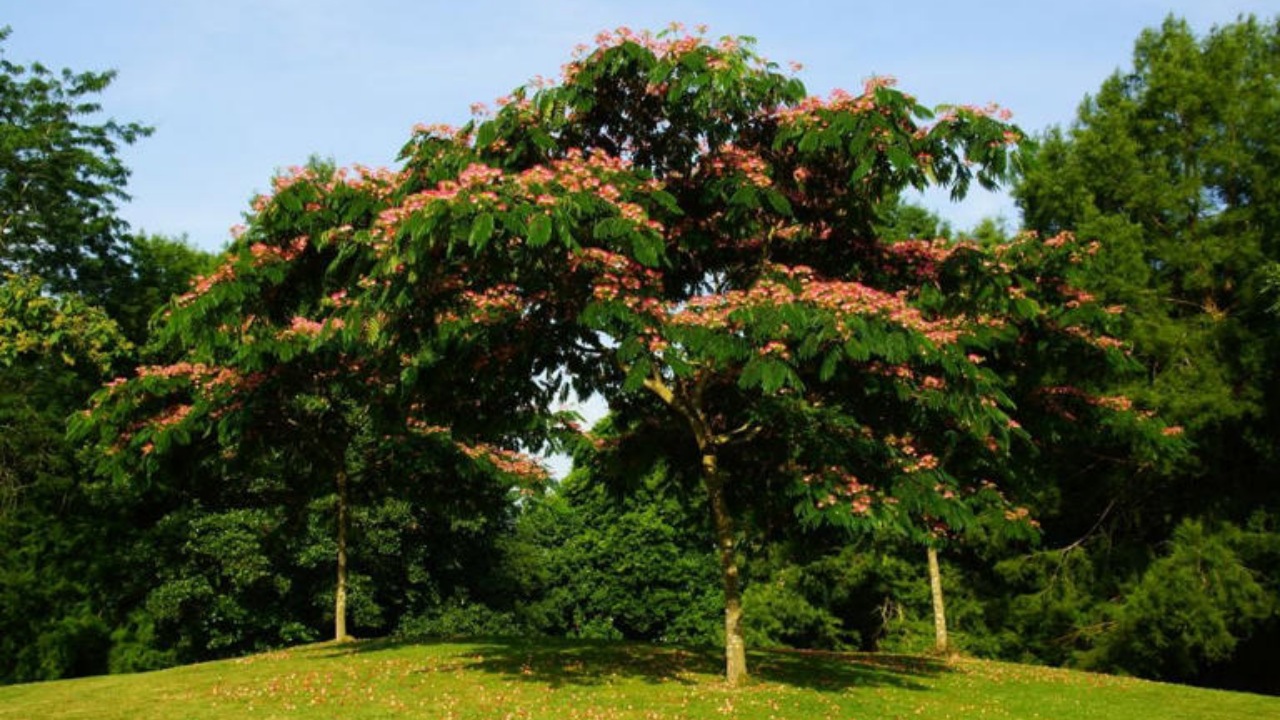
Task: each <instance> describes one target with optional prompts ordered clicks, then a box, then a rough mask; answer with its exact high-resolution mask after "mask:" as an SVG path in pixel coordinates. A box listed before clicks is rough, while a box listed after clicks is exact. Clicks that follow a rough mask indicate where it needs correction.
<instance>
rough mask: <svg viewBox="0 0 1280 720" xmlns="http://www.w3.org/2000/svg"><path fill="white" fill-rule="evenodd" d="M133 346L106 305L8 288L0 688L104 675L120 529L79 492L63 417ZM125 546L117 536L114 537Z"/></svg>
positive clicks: (3, 342)
mask: <svg viewBox="0 0 1280 720" xmlns="http://www.w3.org/2000/svg"><path fill="white" fill-rule="evenodd" d="M131 355H132V347H131V346H130V344H129V343H128V341H127V340H125V338H124V337H123V335H122V334H121V332H120V330H119V328H118V327H117V325H116V324H115V322H113V321H112V320H111V319H110V318H109V317H107V315H106V314H105V313H104V312H103V311H102V310H101V309H99V308H96V307H93V306H91V305H88V304H87V303H85V302H84V301H83V300H82V299H81V298H79V297H77V296H74V295H69V296H51V295H49V294H47V293H45V292H44V290H43V283H42V282H41V281H40V280H39V279H36V278H27V277H21V276H16V275H8V276H5V277H4V278H3V282H0V547H2V548H3V552H0V618H3V621H0V637H2V638H3V639H2V640H0V658H3V660H0V681H5V682H12V681H24V680H26V681H30V680H41V679H51V678H57V677H65V676H67V675H76V674H87V673H90V672H100V671H101V670H103V669H105V665H106V654H107V645H108V636H109V632H110V627H109V626H108V621H107V620H106V619H105V618H104V617H103V616H104V615H105V614H107V613H106V611H107V606H109V602H108V601H107V598H109V596H110V595H111V593H110V591H109V590H107V589H106V588H105V587H103V586H100V585H98V584H97V583H95V582H94V579H96V578H99V577H101V575H102V574H104V571H105V569H106V568H108V567H110V565H111V558H110V557H109V556H107V555H108V553H101V552H100V553H93V552H90V549H94V550H98V551H100V550H101V548H103V547H104V546H106V543H105V542H104V541H103V538H104V537H106V536H108V535H110V533H109V530H108V529H109V528H110V527H112V525H113V524H112V523H110V522H109V521H108V522H103V520H102V518H100V517H98V516H97V515H95V514H94V512H93V508H92V507H91V506H90V504H89V503H88V502H87V498H86V497H85V495H84V493H83V492H82V488H81V480H82V475H81V473H80V472H79V468H78V467H77V465H76V463H75V461H74V452H73V448H72V447H71V446H70V445H69V444H68V443H67V442H66V441H65V438H64V428H65V421H66V417H67V416H68V415H70V414H71V413H72V412H74V411H75V410H76V409H77V407H78V405H79V403H80V402H81V401H82V400H83V398H85V397H87V396H88V394H89V393H90V392H92V390H93V388H95V387H97V386H98V385H99V384H100V383H101V382H102V381H103V380H104V379H105V378H108V377H110V376H111V375H112V374H113V373H114V372H116V371H118V370H120V369H122V368H123V367H124V366H126V364H127V363H128V361H129V358H130V356H131ZM117 539H118V538H117Z"/></svg>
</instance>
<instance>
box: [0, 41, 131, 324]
mask: <svg viewBox="0 0 1280 720" xmlns="http://www.w3.org/2000/svg"><path fill="white" fill-rule="evenodd" d="M9 33H10V30H9V28H7V27H6V28H3V29H0V43H3V41H4V40H5V39H6V38H7V37H8V36H9ZM114 77H115V73H113V72H110V71H108V72H81V73H77V72H73V71H71V70H65V69H64V70H62V71H61V72H54V71H52V70H50V69H49V68H46V67H45V66H43V65H41V64H39V63H33V64H32V65H30V66H23V65H17V64H14V63H13V62H10V61H9V60H8V59H7V58H5V57H4V56H3V50H2V49H0V218H3V219H2V220H0V267H3V268H4V269H5V270H7V271H10V272H12V271H18V272H22V273H28V274H32V275H36V276H39V277H41V278H42V279H43V280H44V281H45V282H46V283H47V287H48V289H49V290H51V291H53V292H76V293H79V294H80V295H82V296H84V297H85V298H87V299H88V300H89V302H91V303H93V304H95V305H100V306H103V307H105V308H106V309H107V310H108V312H111V313H113V314H114V312H115V309H116V308H115V298H114V295H113V283H114V281H115V280H116V279H118V278H119V277H121V276H122V275H124V274H126V270H125V266H126V265H127V264H128V262H129V243H128V240H127V239H126V231H127V226H126V225H125V223H124V221H122V220H120V219H119V218H118V217H116V214H115V211H116V203H117V202H118V201H120V200H125V199H128V196H127V195H126V194H125V191H124V186H125V181H126V180H127V179H128V177H129V171H128V169H127V168H126V167H125V166H124V164H123V163H122V162H121V161H120V159H119V158H118V157H117V156H116V153H117V150H118V149H119V146H120V144H122V143H123V144H131V143H133V142H134V141H136V140H137V139H139V138H141V137H144V136H146V135H149V134H150V133H151V129H150V128H148V127H146V126H143V125H140V124H138V123H119V122H116V121H115V120H107V121H106V122H102V123H97V124H95V123H92V122H90V121H89V118H91V117H92V116H93V115H95V114H97V113H98V112H100V111H101V109H102V108H101V106H100V105H99V104H98V103H96V102H94V100H93V98H94V97H95V96H97V95H98V94H100V93H101V92H102V91H103V90H105V89H106V88H107V87H108V86H109V85H110V84H111V81H112V80H113V79H114Z"/></svg>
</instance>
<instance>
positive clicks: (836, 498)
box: [801, 465, 873, 515]
mask: <svg viewBox="0 0 1280 720" xmlns="http://www.w3.org/2000/svg"><path fill="white" fill-rule="evenodd" d="M801 480H802V481H803V482H804V484H806V485H813V484H814V483H819V482H820V483H822V484H823V485H824V486H826V487H830V488H831V492H829V493H827V495H826V497H823V498H820V499H819V500H818V501H817V502H816V503H815V504H814V505H815V507H817V508H818V509H819V510H824V509H826V508H829V507H834V506H835V505H837V504H838V503H839V502H840V501H841V500H846V501H848V503H849V509H850V510H852V511H853V513H854V514H855V515H867V514H870V512H871V507H872V501H873V488H872V487H871V486H869V485H866V484H864V483H863V482H862V481H861V480H859V479H858V476H856V475H854V474H853V473H851V472H848V471H846V470H845V469H843V468H841V467H838V466H836V465H831V466H828V467H826V468H824V469H823V470H822V471H820V472H817V473H809V474H807V475H805V476H804V477H802V478H801Z"/></svg>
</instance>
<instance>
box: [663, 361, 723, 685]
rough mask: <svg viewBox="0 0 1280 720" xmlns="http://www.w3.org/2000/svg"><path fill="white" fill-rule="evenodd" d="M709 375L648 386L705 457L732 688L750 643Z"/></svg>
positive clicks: (704, 475) (703, 462)
mask: <svg viewBox="0 0 1280 720" xmlns="http://www.w3.org/2000/svg"><path fill="white" fill-rule="evenodd" d="M707 377H708V376H706V375H704V376H702V377H701V378H699V379H698V380H697V381H695V382H694V383H693V385H692V388H689V387H688V386H686V387H683V388H677V389H673V388H672V387H671V386H670V385H668V384H667V383H666V382H665V381H664V380H663V379H662V377H660V376H659V375H657V374H655V375H653V376H652V377H650V378H648V379H646V380H645V381H644V385H645V387H646V388H648V389H649V390H650V391H651V392H653V394H654V395H657V396H658V398H659V399H661V400H662V402H664V403H666V404H667V406H668V407H670V408H671V409H672V410H675V411H676V412H677V413H679V414H680V415H682V416H684V419H685V420H686V421H688V423H689V429H690V430H691V431H693V438H694V441H695V442H696V443H697V444H698V451H699V452H700V453H701V454H702V483H703V485H704V486H706V488H707V499H708V501H709V502H710V503H711V519H712V523H713V524H714V525H715V532H716V551H717V552H718V553H719V556H720V579H721V582H722V584H723V585H724V661H725V673H724V677H725V681H726V682H728V683H729V685H730V686H731V687H736V686H738V685H741V684H743V683H744V682H746V680H747V679H748V675H747V643H746V641H745V640H744V639H743V637H742V587H741V583H740V581H739V577H738V561H737V558H736V557H735V555H734V551H733V541H734V529H733V515H732V514H730V512H729V502H728V500H727V499H726V498H725V496H724V474H723V473H722V472H721V471H720V459H719V458H718V457H717V456H716V448H717V447H718V444H719V442H721V441H720V440H719V439H718V438H716V437H715V436H714V435H713V434H712V431H711V426H710V423H708V422H707V417H706V413H705V412H704V411H703V408H702V390H703V388H704V386H705V385H706V380H707Z"/></svg>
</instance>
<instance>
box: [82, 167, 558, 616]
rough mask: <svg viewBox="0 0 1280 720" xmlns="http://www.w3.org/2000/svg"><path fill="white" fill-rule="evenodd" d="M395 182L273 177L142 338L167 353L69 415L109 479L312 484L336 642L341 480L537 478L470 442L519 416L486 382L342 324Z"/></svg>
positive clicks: (534, 471)
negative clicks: (328, 515) (419, 472)
mask: <svg viewBox="0 0 1280 720" xmlns="http://www.w3.org/2000/svg"><path fill="white" fill-rule="evenodd" d="M396 180H397V178H396V177H395V176H394V175H392V174H390V173H385V172H379V171H371V170H364V169H357V170H356V171H354V172H352V173H348V172H346V171H334V170H333V169H332V168H326V167H324V166H323V165H321V164H314V163H313V165H312V166H311V167H309V168H305V169H304V168H297V169H295V170H293V171H291V172H290V173H289V174H287V175H284V176H281V177H279V178H277V179H276V181H275V183H274V186H275V193H274V194H273V195H272V196H270V197H261V198H259V199H258V200H256V201H255V203H254V214H253V216H252V219H251V222H250V225H249V226H248V227H247V228H238V229H237V230H236V233H237V236H238V237H237V239H236V241H235V243H234V244H233V245H232V247H231V248H230V249H229V250H228V252H227V253H226V254H225V256H224V257H223V258H222V261H221V264H220V265H218V266H217V267H216V268H215V269H214V270H213V271H212V272H211V273H210V274H208V275H206V276H203V277H200V278H197V279H196V280H195V281H194V282H193V284H192V288H191V290H190V291H189V292H187V293H185V294H183V295H181V296H179V297H177V298H175V299H174V301H173V303H172V306H171V308H170V309H169V311H168V312H167V314H166V316H165V318H164V321H163V323H161V325H160V327H159V329H158V330H157V335H156V339H155V340H154V342H153V343H152V345H151V347H150V348H149V352H150V353H151V354H152V355H153V356H155V357H163V358H168V359H169V360H170V362H166V363H160V364H152V365H142V366H140V367H138V368H137V370H136V371H135V374H134V375H133V376H131V377H121V378H117V379H116V380H114V381H112V382H111V383H109V384H108V385H107V386H106V387H105V388H104V389H103V390H102V391H100V392H99V393H98V394H97V395H96V396H95V397H94V398H93V399H92V401H91V403H90V407H89V408H88V409H86V410H85V411H84V412H83V413H81V414H80V415H79V416H77V417H76V418H74V420H73V423H72V434H73V436H76V437H78V438H81V439H88V440H90V441H91V442H92V443H93V444H94V445H96V447H97V449H98V451H99V452H98V457H99V459H100V461H101V462H100V470H101V471H102V472H103V473H105V474H108V475H110V476H112V477H114V478H115V480H116V481H117V482H118V483H119V484H121V485H138V484H140V483H144V482H145V480H144V478H157V477H167V478H178V479H179V480H178V482H183V481H182V480H181V478H184V477H187V476H191V475H199V472H198V471H197V468H199V467H202V466H211V467H213V468H214V469H215V471H214V474H215V478H214V479H213V480H214V481H215V482H224V481H226V480H227V479H230V480H231V481H233V482H241V483H243V482H246V478H250V477H253V476H254V475H255V473H257V474H261V473H264V472H265V473H268V474H277V473H283V474H285V475H286V476H289V477H290V478H291V480H292V482H293V484H294V486H295V487H301V488H304V490H303V491H301V492H300V493H298V496H300V497H304V498H305V497H309V496H314V495H315V491H314V490H313V491H312V492H310V493H308V492H306V491H305V488H307V487H311V488H314V489H322V488H325V487H326V486H327V487H329V488H330V490H331V492H332V493H333V496H334V501H333V515H334V517H333V523H334V528H335V546H336V552H335V557H334V564H335V567H336V574H335V578H336V579H335V583H334V635H335V637H336V638H337V639H338V640H344V639H346V638H347V637H348V632H347V615H348V611H347V605H348V601H347V595H348V567H347V565H348V562H347V560H348V539H347V538H348V532H349V526H350V522H351V505H352V501H351V492H352V482H353V480H354V478H353V475H355V474H358V473H363V474H374V473H380V474H383V475H387V474H391V475H395V474H397V473H404V472H406V471H407V472H409V473H413V474H416V468H417V467H421V466H422V465H423V463H422V462H420V461H415V460H414V458H415V457H421V456H424V455H426V456H430V457H432V458H434V460H433V461H432V462H431V463H429V464H431V465H434V466H435V467H448V468H452V471H451V472H450V473H449V476H448V477H441V478H416V479H415V481H417V482H428V481H430V480H436V481H438V482H448V483H453V484H458V485H469V486H470V487H472V489H473V490H472V492H473V493H474V494H477V495H481V494H484V493H487V492H491V490H492V488H493V487H495V484H496V486H498V487H502V486H506V487H510V485H511V484H513V483H523V482H527V481H530V480H537V479H540V478H541V477H542V476H544V475H545V471H543V470H542V469H541V468H540V467H539V466H538V465H537V464H536V463H533V462H531V461H529V460H528V459H527V458H525V457H524V456H522V455H520V454H519V453H517V452H514V451H513V450H511V449H508V447H504V446H503V445H501V444H493V443H490V442H487V441H486V440H484V439H483V438H482V437H481V436H482V435H484V434H485V433H489V435H488V437H490V438H494V439H496V440H497V442H498V443H501V442H502V440H503V437H504V433H506V434H509V432H507V431H506V430H504V428H506V427H507V425H504V424H503V423H509V422H516V421H518V420H519V419H520V415H519V413H510V414H506V415H502V416H501V417H502V418H503V420H502V421H496V420H492V419H491V418H494V417H498V414H497V413H495V412H493V411H492V410H491V409H489V406H488V405H486V403H485V401H484V400H480V401H475V402H473V400H472V398H474V397H482V396H483V397H488V396H493V397H495V398H496V397H497V396H498V393H497V392H496V391H495V390H493V389H492V388H491V389H490V390H489V392H488V393H487V394H485V393H480V392H478V391H476V390H475V388H472V387H468V386H467V384H465V383H462V382H460V381H459V378H457V377H449V376H447V372H448V371H447V370H442V371H441V373H440V375H439V376H437V377H435V378H434V379H433V380H432V381H430V382H426V381H424V382H422V383H417V384H414V383H410V382H407V381H404V380H403V379H402V378H401V377H400V370H401V362H400V359H399V357H398V356H395V357H389V356H387V354H386V352H384V348H379V347H375V346H374V345H371V344H370V343H368V342H367V339H368V338H367V333H365V332H362V331H361V330H360V329H358V328H357V329H356V331H355V332H347V331H346V325H345V321H344V313H346V312H347V311H348V310H347V307H348V305H349V300H348V297H349V294H351V293H358V292H361V288H362V286H363V285H362V284H361V283H362V282H363V278H364V276H365V275H364V273H365V269H366V268H367V266H368V265H370V264H371V263H372V262H373V260H372V258H371V257H370V256H369V254H368V252H367V248H365V247H364V246H360V245H353V244H351V243H349V242H347V236H348V235H349V233H350V232H351V229H352V227H361V226H366V227H367V226H368V225H370V224H371V223H372V221H373V219H374V218H375V217H376V213H377V211H378V210H379V208H381V207H383V206H385V205H386V198H387V196H388V194H389V193H390V192H391V190H392V189H393V188H394V187H395V181H396ZM426 310H427V309H426V308H424V312H425V311H426ZM375 321H376V320H371V321H370V322H375ZM420 350H421V352H423V353H428V352H430V349H429V348H427V347H421V348H420ZM496 386H497V383H495V384H494V387H496ZM410 391H411V394H410ZM502 400H503V401H510V400H511V396H509V395H507V396H504V397H503V398H502ZM459 403H462V404H463V406H462V407H459ZM454 418H463V419H464V421H462V422H454ZM508 445H509V443H508ZM210 461H212V462H210ZM407 480H408V478H406V479H404V480H401V482H402V483H403V482H405V481H407ZM186 482H194V483H195V484H196V485H198V484H199V483H200V482H209V479H208V478H197V479H195V480H190V479H189V480H187V481H186ZM197 495H198V493H197Z"/></svg>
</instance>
